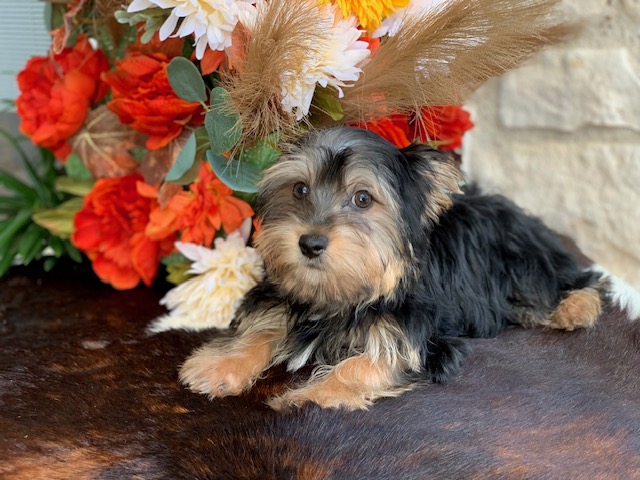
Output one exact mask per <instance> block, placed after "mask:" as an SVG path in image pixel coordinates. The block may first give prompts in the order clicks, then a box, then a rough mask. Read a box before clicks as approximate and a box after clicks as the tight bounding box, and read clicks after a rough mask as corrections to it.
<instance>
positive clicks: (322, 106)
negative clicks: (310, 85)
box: [311, 86, 344, 122]
mask: <svg viewBox="0 0 640 480" xmlns="http://www.w3.org/2000/svg"><path fill="white" fill-rule="evenodd" d="M311 108H312V109H316V110H320V111H321V112H322V113H324V114H325V115H328V116H329V117H331V119H332V120H334V121H336V122H337V121H340V120H342V118H343V117H344V113H343V111H342V105H340V101H339V100H338V96H337V95H336V91H335V90H334V89H333V88H331V87H320V86H318V87H316V91H315V92H314V94H313V100H312V101H311Z"/></svg>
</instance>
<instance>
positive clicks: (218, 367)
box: [180, 329, 286, 398]
mask: <svg viewBox="0 0 640 480" xmlns="http://www.w3.org/2000/svg"><path fill="white" fill-rule="evenodd" d="M285 335H286V330H284V329H276V330H272V331H262V332H256V333H249V334H246V335H242V336H240V337H238V338H235V339H234V340H232V341H231V343H229V344H227V345H223V346H221V345H220V344H219V343H218V342H215V341H214V342H211V343H208V344H206V345H204V346H203V347H201V348H200V349H198V350H196V351H195V352H194V353H193V355H191V357H189V359H188V360H187V361H186V362H185V363H184V365H183V366H182V368H181V369H180V381H181V382H182V383H184V384H185V385H188V386H189V388H190V389H191V390H192V391H194V392H197V393H202V394H205V395H208V396H209V397H210V398H214V397H225V396H227V395H238V394H240V393H242V392H243V391H244V390H247V389H248V388H250V387H251V386H252V385H253V383H254V382H255V381H256V379H257V378H258V377H259V376H260V374H261V373H262V372H263V371H264V370H266V369H267V368H269V366H270V365H271V359H272V358H273V355H274V349H275V348H276V347H277V345H278V344H279V343H280V342H281V341H282V339H283V338H284V336H285Z"/></svg>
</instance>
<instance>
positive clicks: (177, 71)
mask: <svg viewBox="0 0 640 480" xmlns="http://www.w3.org/2000/svg"><path fill="white" fill-rule="evenodd" d="M167 75H168V76H169V83H170V84H171V88H173V91H174V92H176V95H178V97H180V98H181V99H182V100H185V101H187V102H204V101H206V100H207V92H206V88H205V85H204V80H203V79H202V75H201V74H200V70H198V67H196V66H195V65H194V64H193V63H192V62H191V61H189V60H187V59H186V58H184V57H175V58H174V59H173V60H171V62H169V65H167Z"/></svg>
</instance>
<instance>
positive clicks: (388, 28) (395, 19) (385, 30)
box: [371, 0, 447, 38]
mask: <svg viewBox="0 0 640 480" xmlns="http://www.w3.org/2000/svg"><path fill="white" fill-rule="evenodd" d="M446 1H447V0H412V1H411V2H410V3H409V5H407V6H406V7H405V8H399V9H397V10H396V11H395V12H393V13H392V14H391V15H389V16H388V17H387V18H385V19H384V20H383V21H382V23H381V24H380V26H379V27H378V29H377V30H375V31H374V32H373V33H372V34H371V37H373V38H379V37H383V36H385V35H390V36H394V35H395V34H396V33H397V32H398V29H399V28H400V26H401V25H402V23H403V22H404V20H405V18H407V17H408V16H411V15H420V14H423V13H426V12H429V11H433V12H437V11H438V10H439V9H440V8H442V6H443V4H444V3H445V2H446Z"/></svg>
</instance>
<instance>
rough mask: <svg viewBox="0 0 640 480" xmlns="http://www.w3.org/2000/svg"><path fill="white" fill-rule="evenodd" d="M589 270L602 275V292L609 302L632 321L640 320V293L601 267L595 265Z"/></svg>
mask: <svg viewBox="0 0 640 480" xmlns="http://www.w3.org/2000/svg"><path fill="white" fill-rule="evenodd" d="M588 270H590V271H592V272H595V273H598V274H600V279H601V281H602V284H603V289H602V291H603V293H604V296H605V298H606V300H607V301H609V302H610V303H611V304H612V305H615V306H616V307H618V308H619V309H620V310H623V311H625V312H626V313H627V315H629V318H630V319H631V320H638V319H640V292H638V291H637V290H636V289H635V288H633V287H632V286H631V285H629V284H628V283H627V282H625V281H624V279H622V278H620V277H617V276H615V275H612V274H611V273H609V272H608V271H607V270H606V269H605V268H604V267H602V266H601V265H598V264H596V263H594V264H593V265H591V266H590V267H589V269H588Z"/></svg>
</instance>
